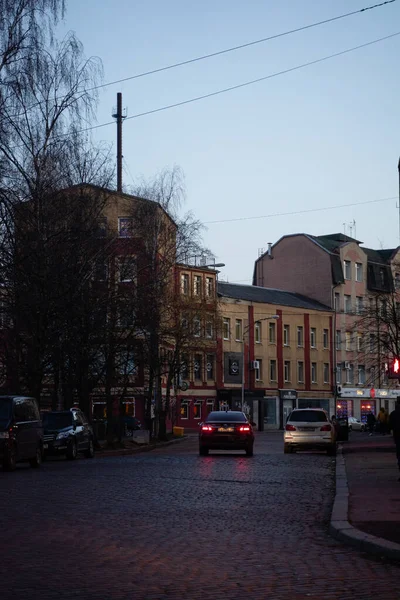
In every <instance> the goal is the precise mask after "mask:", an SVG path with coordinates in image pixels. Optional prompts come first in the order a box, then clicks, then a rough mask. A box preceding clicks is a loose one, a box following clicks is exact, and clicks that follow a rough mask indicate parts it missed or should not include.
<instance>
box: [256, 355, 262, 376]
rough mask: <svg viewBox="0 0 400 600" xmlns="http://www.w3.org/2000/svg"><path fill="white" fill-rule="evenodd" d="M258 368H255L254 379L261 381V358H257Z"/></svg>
mask: <svg viewBox="0 0 400 600" xmlns="http://www.w3.org/2000/svg"><path fill="white" fill-rule="evenodd" d="M257 362H258V368H257V369H255V376H256V381H262V360H260V359H257Z"/></svg>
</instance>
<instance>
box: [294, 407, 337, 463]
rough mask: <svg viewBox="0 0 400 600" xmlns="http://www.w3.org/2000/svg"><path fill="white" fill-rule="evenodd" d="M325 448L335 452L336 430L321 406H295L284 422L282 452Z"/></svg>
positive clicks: (331, 453) (329, 452) (329, 451)
mask: <svg viewBox="0 0 400 600" xmlns="http://www.w3.org/2000/svg"><path fill="white" fill-rule="evenodd" d="M296 450H326V451H327V452H328V454H330V455H335V454H336V430H335V427H334V425H333V424H332V423H331V421H330V420H329V416H328V414H327V413H326V411H324V410H323V409H322V408H296V409H294V410H293V411H292V412H291V413H290V415H289V417H288V420H287V422H286V427H285V432H284V452H285V454H289V453H290V452H294V451H296Z"/></svg>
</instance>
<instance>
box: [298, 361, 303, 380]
mask: <svg viewBox="0 0 400 600" xmlns="http://www.w3.org/2000/svg"><path fill="white" fill-rule="evenodd" d="M297 381H298V382H299V383H304V362H303V361H302V360H299V362H298V363H297Z"/></svg>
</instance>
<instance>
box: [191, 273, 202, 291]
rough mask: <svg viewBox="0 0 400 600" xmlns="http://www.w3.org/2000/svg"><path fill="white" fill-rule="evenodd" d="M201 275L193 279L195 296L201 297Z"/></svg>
mask: <svg viewBox="0 0 400 600" xmlns="http://www.w3.org/2000/svg"><path fill="white" fill-rule="evenodd" d="M201 280H202V278H201V275H195V276H194V278H193V294H194V295H195V296H201V283H202V281H201Z"/></svg>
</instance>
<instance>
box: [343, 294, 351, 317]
mask: <svg viewBox="0 0 400 600" xmlns="http://www.w3.org/2000/svg"><path fill="white" fill-rule="evenodd" d="M344 312H345V313H347V314H350V313H351V312H352V307H351V296H349V295H348V294H345V296H344Z"/></svg>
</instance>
